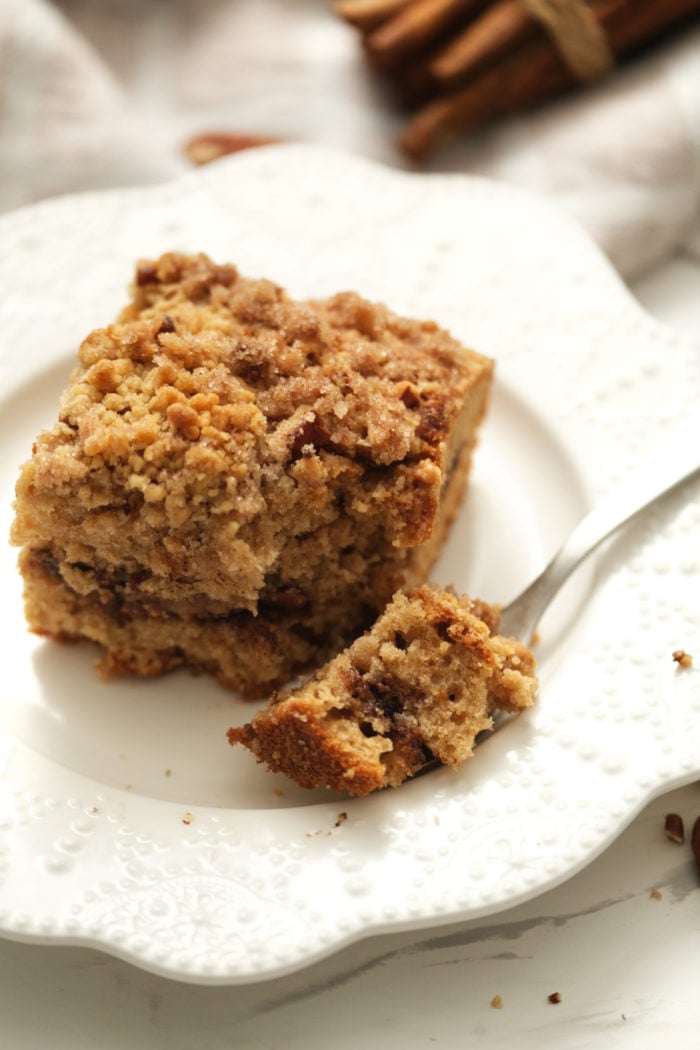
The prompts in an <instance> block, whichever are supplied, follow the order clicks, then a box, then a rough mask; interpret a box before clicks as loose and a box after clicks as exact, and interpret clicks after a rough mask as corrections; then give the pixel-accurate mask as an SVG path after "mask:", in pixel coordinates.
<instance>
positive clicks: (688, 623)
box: [0, 146, 700, 984]
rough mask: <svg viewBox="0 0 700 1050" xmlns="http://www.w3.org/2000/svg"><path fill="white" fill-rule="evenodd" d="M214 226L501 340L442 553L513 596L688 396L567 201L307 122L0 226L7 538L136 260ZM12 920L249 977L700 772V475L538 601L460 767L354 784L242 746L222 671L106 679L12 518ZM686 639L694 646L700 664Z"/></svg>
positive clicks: (479, 907) (412, 910)
mask: <svg viewBox="0 0 700 1050" xmlns="http://www.w3.org/2000/svg"><path fill="white" fill-rule="evenodd" d="M168 250H180V251H186V252H196V251H206V252H208V253H209V254H210V255H211V256H212V257H213V258H214V259H215V260H217V261H221V262H224V261H227V262H234V263H235V264H236V265H237V266H238V267H239V269H240V270H241V271H242V272H243V273H245V274H248V275H250V276H266V277H270V278H272V279H274V280H276V281H278V282H279V283H281V284H283V285H284V286H285V287H287V289H288V290H289V291H290V293H291V294H293V295H294V296H296V297H308V296H313V297H319V296H323V295H326V294H330V293H332V292H335V291H338V290H341V289H346V288H352V289H356V290H358V291H360V292H361V293H363V294H364V295H366V296H368V297H370V298H373V299H379V300H383V301H385V302H386V303H388V304H389V305H390V306H391V307H392V308H393V309H395V310H397V311H398V312H401V313H405V314H408V315H409V316H414V317H425V318H434V319H436V320H438V321H439V322H440V323H441V324H442V325H444V326H446V327H447V328H449V329H450V330H451V331H452V332H453V333H454V334H455V335H456V336H457V337H458V338H460V339H461V340H462V341H463V342H465V343H466V344H468V345H470V346H473V347H475V348H476V349H478V350H480V351H482V352H485V353H487V354H490V355H491V356H493V357H494V358H495V359H496V361H497V381H496V387H495V391H494V396H493V401H492V405H491V410H490V415H489V419H488V422H487V424H486V425H485V427H484V430H483V434H482V440H481V443H480V446H479V449H478V451H477V454H476V457H475V463H474V470H473V475H472V479H471V485H470V490H469V494H468V496H467V499H466V501H465V504H464V507H463V510H462V513H461V516H460V517H459V519H458V521H457V522H456V524H455V527H454V530H453V532H452V535H451V538H450V541H449V543H448V545H447V546H446V548H445V550H444V552H443V555H442V557H441V559H440V562H439V563H438V566H437V568H436V570H435V572H434V578H435V579H436V580H437V581H438V582H441V583H445V584H453V585H454V586H456V587H457V588H458V589H459V590H460V591H466V592H468V593H470V594H472V595H474V596H479V597H483V598H486V599H489V600H491V601H500V602H507V601H508V600H509V599H510V598H511V597H513V596H514V595H515V594H516V593H518V591H519V590H520V589H521V588H522V587H523V586H524V585H525V584H526V583H527V582H528V580H529V579H530V578H532V577H533V576H534V575H536V573H537V572H539V570H540V569H541V568H542V567H543V565H544V564H545V562H546V561H547V560H548V559H549V557H550V556H551V555H552V554H553V553H554V551H555V550H556V548H557V547H558V546H559V544H560V542H561V541H562V540H563V539H564V537H565V536H566V534H567V533H568V531H569V530H570V528H571V527H572V526H573V525H574V524H575V523H576V522H577V520H578V519H579V518H580V517H582V516H583V514H584V513H585V511H586V509H587V508H588V507H589V506H590V505H591V504H592V503H593V502H594V501H595V500H596V499H598V498H600V497H601V496H603V495H604V494H605V493H607V492H608V491H610V490H611V489H614V487H615V485H616V483H617V482H618V481H619V479H621V478H622V477H623V476H624V475H625V473H626V472H627V471H628V470H629V469H630V468H631V467H633V466H634V465H635V464H636V463H637V462H638V461H639V460H640V459H641V458H642V457H643V456H644V455H645V454H646V453H648V452H649V451H650V450H651V449H652V448H653V446H654V444H655V442H656V441H657V440H658V439H659V437H660V436H661V435H662V434H663V433H664V432H665V431H666V430H667V429H668V428H669V426H670V425H672V424H674V423H676V422H677V421H679V420H681V419H682V418H683V417H685V416H688V415H689V414H690V413H691V412H692V411H693V410H694V408H695V402H696V400H697V391H698V390H700V348H698V346H696V345H694V344H693V343H692V342H690V341H689V340H688V339H686V338H685V337H682V336H680V335H678V334H676V333H674V332H672V331H670V330H667V329H665V328H664V327H662V326H660V325H659V324H657V323H656V322H654V321H652V320H651V319H650V318H649V317H648V316H646V315H645V314H644V313H643V312H642V311H641V309H640V308H639V307H638V306H637V305H636V303H635V302H634V300H633V299H632V297H631V296H630V295H629V293H628V292H627V290H626V289H625V287H624V286H623V285H622V284H621V282H620V281H619V279H618V278H617V277H616V275H615V274H614V273H613V271H612V269H611V268H610V267H609V265H608V264H607V262H606V261H605V260H604V259H603V258H602V257H601V255H600V253H599V252H598V250H597V249H596V248H595V246H594V245H593V244H592V243H591V242H590V241H589V239H588V237H587V236H586V235H585V234H584V233H583V232H582V231H581V230H580V229H579V228H578V227H577V226H575V225H574V224H573V223H572V222H571V221H570V220H568V219H567V218H565V217H564V216H563V215H562V214H560V213H559V212H557V211H555V210H553V209H552V208H551V207H550V206H549V205H548V204H547V203H546V202H545V201H542V200H540V199H538V198H536V197H533V196H529V195H527V194H524V193H522V192H520V191H517V192H516V191H515V190H513V189H511V188H509V187H506V186H504V185H501V184H496V183H492V182H487V181H482V180H477V179H469V178H466V177H463V176H451V175H450V176H437V175H430V176H425V175H415V174H407V173H405V172H398V171H393V170H389V169H385V168H381V167H378V166H376V165H374V164H371V163H369V162H366V161H363V160H360V159H357V158H354V157H351V156H348V155H344V154H342V153H338V152H333V151H328V150H326V149H321V148H315V147H308V146H273V147H269V148H265V149H261V150H257V151H253V152H250V153H247V154H242V155H239V156H238V157H234V158H230V159H227V160H224V161H221V162H219V163H218V164H215V165H212V166H211V167H209V168H205V169H202V170H198V171H196V172H194V173H193V174H192V175H189V176H186V177H185V178H183V179H181V180H179V181H177V182H174V183H170V184H167V185H165V186H162V187H150V188H147V189H127V190H117V191H111V192H108V193H100V194H89V195H81V196H77V197H71V198H63V199H58V200H55V201H48V202H45V203H41V204H39V205H36V206H34V207H31V208H28V209H24V210H22V211H19V212H15V213H13V214H10V215H8V216H5V217H4V218H3V219H2V220H0V287H2V297H1V299H0V369H1V373H2V376H1V378H2V382H1V384H0V391H1V392H2V393H1V395H0V399H1V401H2V410H1V411H0V440H1V443H2V449H3V456H2V466H1V468H0V469H1V473H0V480H1V494H2V503H1V509H0V512H1V515H2V534H3V536H7V534H8V530H9V525H10V521H11V516H12V510H11V503H12V497H13V489H14V483H15V480H16V476H17V471H18V468H19V465H20V463H21V462H22V461H23V460H24V459H26V458H27V457H28V455H29V453H30V449H31V443H32V440H33V438H34V437H35V435H36V433H37V432H38V431H39V429H40V428H41V427H42V426H50V425H52V423H53V421H54V419H55V417H56V412H57V403H58V398H59V395H60V392H61V390H62V388H63V387H64V386H65V384H66V381H67V377H68V374H69V371H70V369H71V366H72V362H73V360H74V356H75V352H76V349H77V346H78V344H79V342H80V340H81V339H82V338H83V337H84V336H85V335H86V334H87V333H88V332H89V331H90V330H91V328H93V327H96V326H101V325H103V324H105V323H108V322H109V321H110V320H111V319H112V318H113V317H114V315H115V314H116V312H117V310H118V309H119V308H120V306H121V305H122V304H123V303H124V302H125V301H126V297H127V293H126V286H127V285H128V283H129V281H130V279H131V274H132V271H133V266H134V263H135V261H136V260H137V259H138V258H139V257H153V256H157V255H159V254H160V253H161V252H163V251H168ZM0 553H1V556H2V581H3V586H2V594H1V597H0V616H1V629H2V640H3V654H4V655H3V685H2V693H3V696H2V705H1V706H0V932H2V933H3V934H4V935H5V936H7V937H10V938H17V939H22V940H27V941H36V942H42V943H50V942H60V943H76V944H83V945H90V946H93V947H96V948H100V949H102V950H104V951H106V952H109V953H112V954H114V955H118V956H120V957H122V958H124V959H127V960H130V961H131V962H133V963H134V964H136V965H138V966H141V967H143V968H145V969H148V970H151V971H154V972H157V973H160V974H164V975H168V976H172V977H175V978H178V979H180V980H186V981H193V982H200V983H210V984H216V983H218V984H227V983H228V984H234V983H243V982H246V981H254V980H261V979H265V978H270V977H274V976H276V975H278V974H281V973H284V972H288V971H291V970H294V969H297V968H300V967H302V966H304V965H306V964H309V963H311V962H313V961H315V960H318V959H319V958H321V957H323V956H324V955H326V954H328V953H330V952H332V951H334V950H337V949H339V948H340V947H342V946H343V945H344V944H347V943H349V942H350V941H352V940H355V939H357V938H359V937H363V936H367V935H370V934H372V933H376V932H380V931H384V932H386V931H390V930H400V929H408V928H427V927H431V926H435V925H438V924H440V923H447V922H455V921H459V920H463V919H464V920H466V919H470V918H475V917H478V916H483V915H486V914H489V913H495V912H498V911H502V910H504V909H506V908H508V907H509V906H511V905H513V904H515V903H517V902H520V901H523V900H525V899H527V898H529V897H533V896H535V895H536V894H538V893H541V892H542V891H544V890H546V889H547V888H549V887H551V886H553V885H555V884H556V883H559V882H561V881H562V880H564V879H566V878H567V877H569V876H570V875H572V874H573V873H574V872H576V871H577V870H578V869H580V868H581V867H582V866H583V865H585V864H586V863H587V862H589V861H590V860H591V859H592V858H593V857H594V856H595V855H596V854H598V853H600V851H602V850H603V849H605V847H606V845H608V844H609V843H610V842H611V841H612V840H613V839H614V838H615V837H616V836H617V835H618V834H619V833H620V832H621V830H622V829H623V828H624V827H625V826H626V825H627V824H628V823H629V821H630V820H631V819H632V818H633V817H634V815H635V814H636V813H637V812H638V811H639V810H640V809H641V808H642V807H643V806H644V805H645V804H646V803H647V802H648V801H649V800H650V799H651V798H653V797H654V796H655V795H658V794H660V793H661V792H662V791H664V790H666V789H670V788H672V787H674V786H678V785H680V784H683V783H685V782H688V781H690V780H692V779H693V778H695V777H697V776H698V775H700V611H699V609H698V602H697V580H698V572H699V571H700V489H699V488H698V486H697V484H686V485H685V486H683V487H682V488H681V489H680V490H678V491H676V492H674V493H673V494H672V495H671V496H670V497H669V498H668V499H667V500H666V501H665V502H664V503H663V505H662V506H661V508H660V509H656V510H654V511H652V512H649V513H648V514H646V516H644V517H643V518H642V519H640V520H639V522H638V523H636V524H634V525H631V526H629V527H628V528H627V529H626V530H625V531H624V532H622V533H621V534H619V535H618V538H617V539H615V540H614V541H612V542H610V543H608V545H607V546H606V547H605V548H604V550H603V551H602V553H600V554H599V555H598V556H596V558H595V561H594V562H593V564H592V565H591V566H589V567H588V568H585V569H583V570H581V571H580V572H579V573H578V574H577V575H576V576H575V577H574V578H573V580H572V581H570V582H569V584H567V586H566V587H565V589H564V591H563V592H562V594H561V595H560V596H559V598H558V599H557V600H556V602H555V604H554V605H553V606H552V608H551V609H550V611H549V612H548V613H547V615H546V617H545V619H544V620H543V622H542V625H541V630H540V642H539V644H538V646H537V650H536V652H537V656H538V661H539V671H540V678H541V695H540V699H539V701H538V703H537V705H536V706H535V707H534V708H533V709H532V710H530V711H528V712H527V713H525V714H524V715H522V716H521V717H519V718H518V719H517V720H515V721H513V722H511V723H509V724H507V725H506V726H505V727H503V728H502V729H501V730H500V731H499V732H498V733H496V734H495V735H494V736H492V737H491V738H490V739H489V740H488V741H486V742H485V743H484V744H483V745H481V746H480V747H479V748H478V749H477V753H476V755H475V757H474V758H473V759H472V760H471V761H470V762H468V763H467V764H465V765H464V767H463V768H462V770H461V771H459V772H458V773H453V772H451V771H449V770H439V771H437V772H434V773H431V774H430V775H428V776H425V777H421V778H418V779H416V780H414V781H412V782H411V783H408V784H406V785H404V786H403V787H401V788H400V789H398V790H394V791H384V792H381V793H377V794H375V795H373V796H370V797H369V798H366V799H360V800H350V799H347V798H344V797H341V796H336V795H332V794H330V793H328V792H313V793H309V792H304V791H302V790H301V789H300V788H296V787H295V786H294V785H293V784H290V783H288V782H287V781H286V780H285V779H284V778H282V777H280V776H276V775H273V774H271V773H269V772H267V771H265V770H264V769H263V768H261V767H259V766H257V765H256V764H255V762H254V760H253V758H252V756H251V755H250V754H249V753H248V752H246V751H244V750H243V749H242V748H236V749H231V748H230V747H229V745H228V743H227V741H226V736H225V733H226V729H227V728H228V726H230V725H232V724H238V723H240V722H241V721H243V720H246V719H247V718H248V717H249V716H250V714H251V713H252V710H254V706H253V707H251V705H249V704H244V703H243V702H242V701H240V700H239V699H238V698H237V697H236V696H234V695H232V694H230V693H227V692H226V691H225V690H223V689H221V688H219V687H218V686H217V685H216V684H215V683H214V682H212V681H210V680H208V679H207V678H206V677H199V678H194V677H191V676H190V675H188V674H186V673H182V674H180V673H178V674H174V675H170V676H168V677H165V678H162V679H159V680H155V681H132V680H126V681H112V682H108V683H104V682H101V681H99V680H98V679H97V677H96V676H95V673H94V661H95V656H96V654H95V651H94V650H93V649H92V648H91V647H89V646H82V645H78V646H62V645H59V644H56V643H52V642H46V641H42V640H40V639H38V638H35V637H33V636H32V635H30V634H29V633H28V632H27V631H26V628H25V624H24V619H23V613H22V600H21V581H20V579H19V576H18V574H17V571H16V566H15V563H16V551H15V550H13V549H12V548H10V546H9V544H8V543H7V542H6V541H5V542H4V543H3V544H2V545H0ZM677 649H685V650H687V651H688V652H689V653H691V654H692V653H693V652H694V653H695V655H696V661H695V667H691V668H689V669H687V670H682V669H681V668H679V667H678V665H677V664H676V663H675V662H674V661H673V659H672V653H673V652H674V650H677Z"/></svg>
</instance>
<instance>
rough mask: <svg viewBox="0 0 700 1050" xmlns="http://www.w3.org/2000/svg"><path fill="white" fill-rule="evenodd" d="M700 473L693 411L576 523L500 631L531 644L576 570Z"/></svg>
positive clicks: (506, 613) (699, 426)
mask: <svg viewBox="0 0 700 1050" xmlns="http://www.w3.org/2000/svg"><path fill="white" fill-rule="evenodd" d="M699 473H700V412H696V413H694V414H693V415H692V416H690V417H689V418H688V419H687V420H686V421H685V423H683V424H682V425H681V426H680V427H679V428H678V429H674V430H673V431H672V432H671V434H670V435H669V436H668V437H666V438H665V439H664V440H663V441H662V442H661V443H660V444H659V445H658V446H657V448H656V449H655V450H654V452H653V453H652V454H651V456H650V457H649V458H648V459H646V460H645V461H644V462H643V463H641V464H640V466H638V467H637V468H636V469H634V470H632V471H631V472H630V473H629V474H628V475H627V477H626V478H625V479H624V480H623V481H622V482H621V483H620V484H619V485H618V487H617V488H616V489H615V490H614V491H613V492H611V493H610V495H609V496H606V498H605V499H603V500H602V501H601V502H600V503H599V504H597V506H596V507H594V508H593V510H592V511H590V513H589V514H587V515H586V517H585V518H584V519H583V521H581V522H579V524H578V525H577V526H576V528H575V529H574V531H573V532H572V533H571V534H570V535H569V537H568V539H567V540H566V541H565V542H564V544H563V546H562V547H560V549H559V551H558V552H557V553H556V554H555V555H554V557H553V558H552V560H551V561H550V562H549V564H548V565H547V567H546V568H545V569H544V571H543V572H541V573H540V575H539V576H538V577H537V578H536V579H535V580H533V582H532V583H531V584H530V585H529V586H528V587H526V588H525V590H524V591H523V592H522V593H521V594H519V595H518V597H517V598H515V599H514V600H513V601H512V602H510V603H509V604H508V605H507V606H505V607H504V608H503V610H502V612H501V623H500V626H499V628H498V630H499V633H500V634H505V635H508V636H509V637H511V638H518V639H519V640H520V641H522V642H525V643H526V644H527V643H529V642H530V640H531V639H532V636H533V633H534V631H535V628H536V626H537V624H538V623H539V621H540V618H541V617H542V614H543V613H544V611H545V609H546V608H547V606H548V605H549V603H550V602H551V601H552V599H553V598H554V596H555V594H557V592H558V591H559V588H560V587H561V586H562V584H563V583H564V582H565V581H566V580H567V579H568V578H569V576H570V575H571V573H572V572H573V571H574V569H576V568H577V567H578V566H579V565H580V564H581V563H582V562H583V561H585V559H586V558H588V556H589V555H590V554H592V553H593V551H595V550H596V549H597V548H598V547H599V546H600V544H601V543H602V542H603V541H604V540H606V539H608V537H609V536H612V534H613V533H614V532H617V530H618V529H620V528H621V527H622V526H623V525H624V524H626V523H627V522H629V521H631V520H632V519H633V518H636V517H637V515H639V514H641V513H642V512H643V511H646V510H649V508H650V507H653V506H654V505H655V504H656V503H658V502H659V501H660V500H661V499H663V497H664V496H666V495H668V493H669V492H670V491H671V490H672V489H675V488H676V487H677V486H679V485H681V484H682V483H683V482H684V481H689V480H690V479H691V478H692V477H694V476H695V475H696V474H699Z"/></svg>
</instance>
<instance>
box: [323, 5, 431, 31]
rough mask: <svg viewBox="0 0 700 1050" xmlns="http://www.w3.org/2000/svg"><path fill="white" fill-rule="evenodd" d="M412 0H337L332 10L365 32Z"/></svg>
mask: <svg viewBox="0 0 700 1050" xmlns="http://www.w3.org/2000/svg"><path fill="white" fill-rule="evenodd" d="M411 2H412V0H337V3H335V4H334V5H333V10H334V12H335V13H336V15H338V16H339V17H340V18H342V19H343V20H344V21H345V22H349V23H350V25H353V26H355V28H356V29H360V30H362V32H366V31H367V30H368V29H373V28H374V27H375V26H376V25H379V24H380V23H381V22H383V21H384V20H385V19H386V18H389V17H390V16H391V15H395V14H396V13H397V11H400V10H401V8H402V7H408V5H409V4H410V3H411Z"/></svg>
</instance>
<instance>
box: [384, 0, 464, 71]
mask: <svg viewBox="0 0 700 1050" xmlns="http://www.w3.org/2000/svg"><path fill="white" fill-rule="evenodd" d="M484 2H485V0H412V2H411V3H410V4H408V5H407V6H406V7H403V8H402V9H401V10H400V11H399V12H398V13H397V14H396V15H395V16H394V17H393V18H390V19H389V20H388V21H386V22H383V23H382V24H381V25H380V26H379V28H378V29H375V30H374V31H373V32H371V33H370V34H369V35H368V36H367V37H366V38H365V41H364V43H365V48H366V50H367V53H368V55H369V57H370V58H371V60H372V63H373V65H374V66H375V67H376V68H377V69H391V68H393V67H396V66H397V65H399V64H400V63H401V62H403V61H405V60H406V59H407V58H410V57H412V56H414V55H416V54H418V53H419V52H420V51H422V50H424V49H425V48H428V47H430V45H431V44H433V43H434V42H435V41H436V40H437V39H439V37H440V35H441V34H442V33H443V32H444V31H445V30H447V29H448V28H449V27H450V26H453V25H455V24H456V23H458V22H459V20H460V19H465V18H467V17H468V16H469V15H471V14H473V13H474V12H475V11H478V10H479V9H480V8H481V7H483V4H484Z"/></svg>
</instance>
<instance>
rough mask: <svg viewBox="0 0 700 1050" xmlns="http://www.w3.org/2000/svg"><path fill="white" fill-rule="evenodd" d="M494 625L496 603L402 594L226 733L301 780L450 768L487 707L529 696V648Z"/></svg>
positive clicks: (371, 783)
mask: <svg viewBox="0 0 700 1050" xmlns="http://www.w3.org/2000/svg"><path fill="white" fill-rule="evenodd" d="M497 623H498V612H497V610H495V609H493V608H491V607H489V606H488V605H485V604H484V603H483V602H472V601H470V600H469V598H466V597H464V598H458V597H457V596H456V595H455V594H453V593H451V592H449V591H439V590H437V589H436V588H434V587H431V586H423V587H420V588H418V589H416V590H413V591H408V592H399V593H398V594H396V595H395V596H394V598H393V600H392V601H391V603H390V604H389V605H388V606H387V608H386V609H385V611H384V612H383V613H382V615H381V616H380V617H379V619H378V620H377V622H376V623H375V624H374V626H373V627H372V629H371V630H370V631H369V632H368V633H366V634H365V635H363V636H362V637H360V638H358V639H357V640H356V641H355V642H353V643H352V645H351V646H350V647H349V648H348V649H346V650H345V651H344V652H342V653H340V654H339V655H338V656H336V657H335V658H334V659H333V660H331V662H330V663H328V664H327V665H326V666H325V667H324V668H322V669H321V670H320V671H318V672H317V674H316V675H315V677H313V678H312V679H311V680H310V681H309V682H307V683H306V684H304V685H302V686H301V687H300V688H299V689H296V690H293V691H290V692H286V693H282V694H280V695H278V696H277V697H273V700H272V702H271V704H270V706H269V707H268V708H266V709H265V710H263V711H261V712H260V713H259V714H257V715H256V716H255V717H254V718H253V720H252V721H251V722H249V723H248V724H247V725H244V726H242V727H240V728H233V729H230V730H229V733H228V736H229V740H230V742H231V743H232V744H236V743H241V744H245V746H246V747H248V748H250V750H251V751H252V752H253V754H254V755H255V756H256V758H257V759H258V761H259V762H264V763H266V765H268V766H269V767H270V769H272V770H275V771H276V772H283V773H286V774H287V776H289V777H291V779H292V780H295V781H296V782H297V783H298V784H300V785H301V786H302V787H307V788H312V787H331V788H333V789H334V790H335V791H346V792H348V793H349V794H350V795H367V794H369V792H370V791H373V790H375V789H376V788H380V787H396V786H397V785H398V784H401V783H402V781H404V780H406V778H407V777H410V776H412V775H413V774H415V773H417V772H418V770H419V769H420V768H421V767H422V766H424V765H425V763H426V762H429V761H431V760H432V759H438V760H439V761H440V762H442V763H444V764H445V765H449V766H454V767H457V766H459V765H460V764H461V763H462V762H463V761H464V760H465V759H466V758H469V757H470V755H471V754H472V753H473V749H474V741H475V739H476V737H477V735H478V734H479V733H480V732H482V731H483V730H485V729H490V728H491V726H492V725H493V720H492V714H493V711H494V710H495V709H500V710H503V711H510V712H515V711H519V710H521V709H522V708H525V707H529V706H530V704H532V702H533V700H534V698H535V693H536V689H537V681H536V679H535V661H534V658H533V656H532V653H531V652H530V651H529V650H528V649H527V648H526V647H525V646H524V645H521V644H520V642H518V641H516V640H515V639H514V638H504V637H502V636H501V635H499V634H497V633H495V632H496V630H497Z"/></svg>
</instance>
